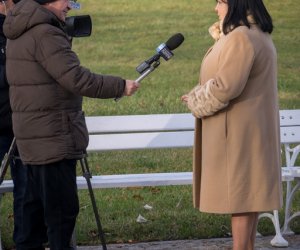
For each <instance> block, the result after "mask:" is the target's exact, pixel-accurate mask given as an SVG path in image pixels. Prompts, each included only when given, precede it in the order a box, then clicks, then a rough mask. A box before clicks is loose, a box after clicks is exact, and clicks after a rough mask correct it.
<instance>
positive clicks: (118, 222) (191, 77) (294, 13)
mask: <svg viewBox="0 0 300 250" xmlns="http://www.w3.org/2000/svg"><path fill="white" fill-rule="evenodd" d="M81 3H82V6H83V8H82V10H81V11H80V12H78V11H72V13H71V15H76V14H90V15H91V17H92V21H93V33H92V36H91V37H89V38H81V39H74V43H73V44H74V50H75V51H76V52H77V53H78V56H79V58H80V60H81V63H82V65H84V66H86V67H88V68H90V69H91V70H92V71H94V72H97V73H102V74H114V75H120V76H122V77H124V78H127V79H135V78H137V77H138V73H137V72H136V71H135V67H136V66H137V65H138V64H139V63H141V62H142V61H144V60H145V59H148V58H149V57H151V56H152V55H153V54H154V53H155V48H156V47H157V46H158V45H159V44H160V43H162V42H165V41H166V40H167V39H168V38H169V37H170V36H172V35H173V34H175V33H178V32H181V33H182V34H183V35H184V36H185V41H184V43H183V44H182V45H181V46H180V47H179V48H178V49H176V50H175V51H174V52H175V56H174V57H173V58H172V59H171V60H170V61H168V62H165V61H161V65H160V66H159V68H158V69H157V70H156V71H155V72H154V73H152V74H151V75H150V76H149V77H147V78H146V79H145V80H144V81H143V82H142V84H141V88H140V90H139V92H137V93H136V94H135V95H134V96H133V97H131V98H123V99H121V101H119V102H117V103H116V102H114V101H113V100H98V99H90V98H85V99H84V110H85V112H86V115H126V114H152V113H182V112H188V110H187V109H186V107H185V106H184V105H182V103H181V101H180V96H181V95H182V94H184V93H186V92H187V91H189V90H190V89H191V88H192V87H193V86H194V85H196V83H197V81H198V74H199V67H200V64H201V60H202V57H203V55H204V54H205V52H206V50H207V48H208V47H209V46H210V45H212V43H213V41H212V39H211V38H210V36H209V35H208V32H207V29H208V27H209V26H210V25H211V24H212V23H213V22H215V21H216V20H217V18H216V14H215V13H214V11H213V9H214V4H215V1H213V0H202V1H196V0H185V1H182V0H180V1H179V0H177V1H176V0H164V1H161V0H152V1H149V0H130V1H128V0H102V1H99V0H82V1H81ZM265 3H266V5H267V7H268V9H269V10H270V13H271V15H272V17H273V20H274V25H275V29H274V33H273V39H274V42H275V45H276V48H277V51H278V87H279V97H280V108H281V109H295V108H298V109H299V108H300V74H299V72H300V48H299V44H300V33H299V28H298V23H299V11H300V6H299V4H298V2H297V1H291V0H281V1H271V0H267V1H265ZM89 162H90V165H91V166H90V167H91V170H92V172H93V174H122V173H146V172H175V171H191V170H192V150H191V149H178V150H171V149H166V150H140V151H134V152H133V151H126V152H113V153H112V152H105V153H101V154H93V155H90V157H89ZM78 174H79V175H80V174H81V170H80V168H79V167H78ZM79 195H80V214H79V217H78V222H77V227H76V234H77V241H78V243H79V244H81V245H85V244H97V243H99V241H98V239H97V237H95V232H96V223H95V221H94V215H93V211H92V206H91V202H90V200H89V196H88V193H87V191H80V192H79ZM95 195H96V199H97V204H98V208H99V212H100V215H101V221H102V224H103V227H104V230H105V232H106V238H107V241H108V242H135V241H153V240H170V239H191V238H197V239H198V238H211V237H226V236H228V235H229V234H230V220H229V219H230V218H229V217H228V216H219V215H218V216H217V215H210V214H203V213H199V212H198V211H197V210H195V209H194V208H193V207H192V191H191V186H174V187H147V188H118V189H102V190H96V191H95ZM145 204H149V205H151V206H153V209H152V210H151V211H147V210H145V209H144V208H143V207H144V205H145ZM295 204H300V197H299V195H298V196H297V197H296V202H295ZM294 209H295V210H296V209H298V210H299V206H298V207H294ZM139 214H141V215H143V216H144V217H145V218H147V219H148V222H147V223H145V224H139V223H137V222H136V221H135V220H136V218H137V217H138V215H139ZM280 219H281V222H282V219H283V211H280ZM12 224H13V216H12V196H11V194H7V195H5V197H4V199H2V202H1V232H2V237H3V242H4V245H5V246H6V247H11V246H12V245H13V243H12V239H11V238H12ZM292 228H293V230H295V231H296V232H297V233H300V221H299V218H297V219H295V220H294V222H293V223H292ZM259 230H260V232H262V233H263V234H274V228H273V226H272V223H271V222H270V220H268V219H263V220H262V221H261V222H260V223H259Z"/></svg>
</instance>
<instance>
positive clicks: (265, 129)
mask: <svg viewBox="0 0 300 250" xmlns="http://www.w3.org/2000/svg"><path fill="white" fill-rule="evenodd" d="M234 6H238V7H234ZM215 10H216V12H217V13H218V15H219V18H220V22H218V23H216V24H214V25H213V26H212V27H211V28H210V33H211V35H212V36H213V37H214V38H215V40H216V43H215V44H214V46H213V47H211V48H210V49H209V50H208V52H207V54H206V55H205V57H204V59H203V62H202V66H201V71H200V79H199V84H198V85H197V86H196V87H195V88H194V89H193V90H192V91H191V92H190V93H189V94H187V95H184V96H182V100H183V101H184V102H185V103H186V104H187V106H188V108H189V109H190V110H191V111H192V113H193V114H194V116H195V117H196V118H197V119H196V130H195V131H196V132H195V147H194V179H193V182H194V183H193V184H194V185H193V197H194V206H195V207H197V208H199V209H200V211H202V212H208V213H220V214H232V233H233V240H234V249H238V250H243V249H253V247H254V242H255V233H256V225H257V218H258V212H262V211H269V210H274V209H279V208H280V207H281V206H282V193H281V192H282V187H281V172H280V134H279V108H278V97H277V79H276V78H277V67H276V66H277V60H276V50H275V47H274V45H273V42H272V40H271V37H270V33H271V32H272V28H273V26H272V20H271V17H270V16H269V14H268V12H267V10H266V9H265V7H264V5H263V3H262V1H261V0H228V1H225V0H223V1H221V0H220V1H217V6H216V9H215Z"/></svg>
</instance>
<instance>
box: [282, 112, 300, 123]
mask: <svg viewBox="0 0 300 250" xmlns="http://www.w3.org/2000/svg"><path fill="white" fill-rule="evenodd" d="M279 115H280V126H281V127H282V126H300V109H293V110H280V111H279Z"/></svg>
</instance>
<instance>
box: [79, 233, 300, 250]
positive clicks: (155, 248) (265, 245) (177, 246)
mask: <svg viewBox="0 0 300 250" xmlns="http://www.w3.org/2000/svg"><path fill="white" fill-rule="evenodd" d="M272 238H273V237H272V236H268V237H257V239H256V245H255V246H256V247H255V249H257V250H271V249H272V250H277V249H283V250H295V249H298V250H299V249H300V235H292V236H285V239H286V240H287V241H288V242H289V247H286V248H277V247H276V248H275V247H272V246H271V244H270V241H271V240H272ZM231 247H232V239H231V238H222V239H202V240H176V241H154V242H146V243H135V244H109V245H107V250H145V249H147V250H190V249H191V250H195V249H200V250H217V249H224V250H230V249H231ZM77 249H78V250H101V249H102V247H100V246H94V247H91V246H90V247H78V248H77Z"/></svg>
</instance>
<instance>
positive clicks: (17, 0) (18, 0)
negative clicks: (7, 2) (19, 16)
mask: <svg viewBox="0 0 300 250" xmlns="http://www.w3.org/2000/svg"><path fill="white" fill-rule="evenodd" d="M20 1H21V0H13V2H14V4H16V3H18V2H20Z"/></svg>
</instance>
